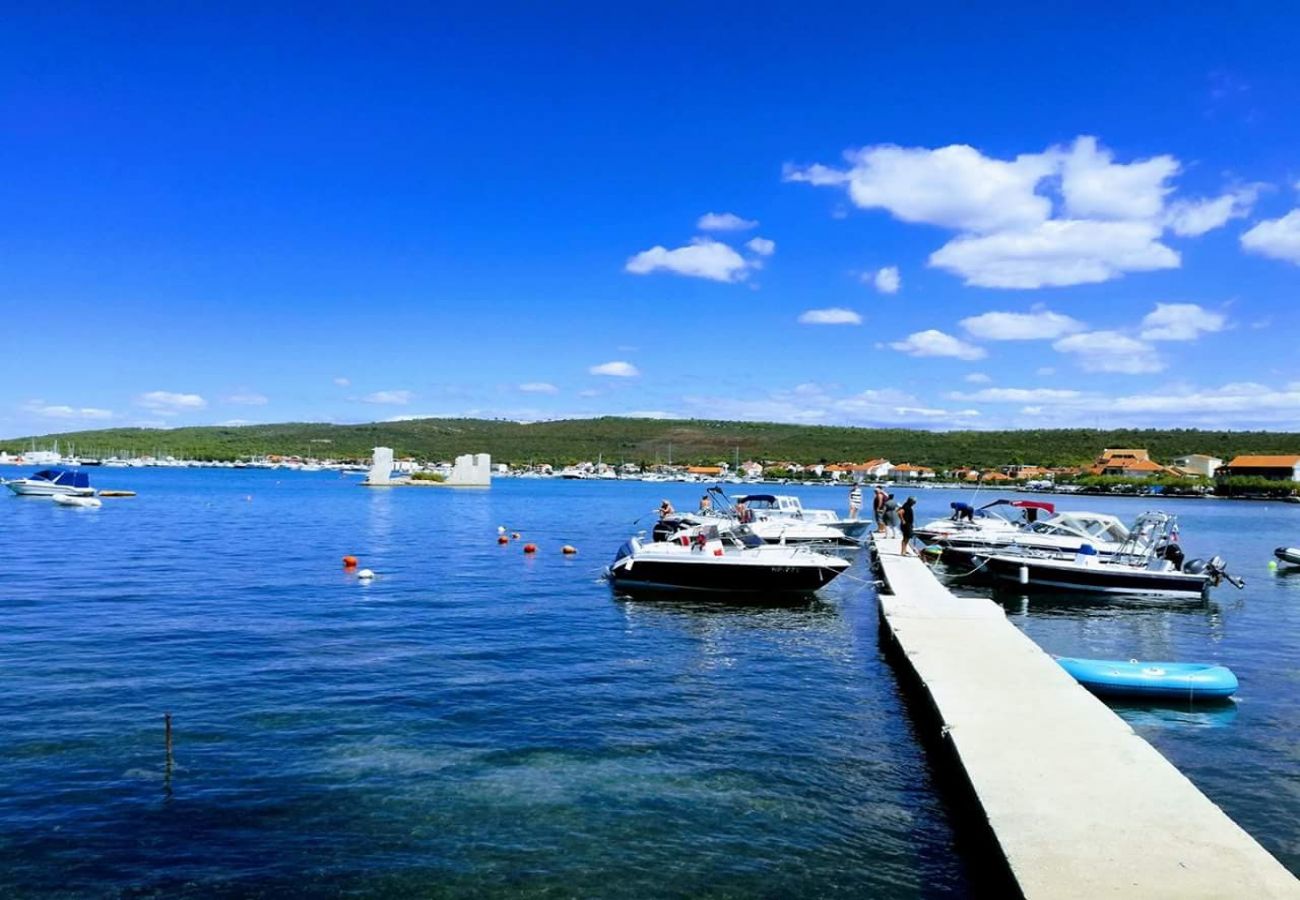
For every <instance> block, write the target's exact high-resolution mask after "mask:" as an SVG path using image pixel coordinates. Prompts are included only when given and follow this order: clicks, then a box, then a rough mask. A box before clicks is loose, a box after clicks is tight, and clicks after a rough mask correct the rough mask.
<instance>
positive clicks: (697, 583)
mask: <svg viewBox="0 0 1300 900" xmlns="http://www.w3.org/2000/svg"><path fill="white" fill-rule="evenodd" d="M849 565H850V563H849V561H848V560H846V559H840V558H839V557H836V556H830V555H828V554H825V553H818V552H816V551H814V550H812V549H811V548H808V547H793V546H786V545H776V546H774V545H772V544H767V543H764V541H763V540H762V538H760V537H759V536H758V535H756V534H754V533H753V532H751V531H749V529H747V528H744V527H741V528H738V529H735V530H732V531H722V530H719V528H718V527H717V525H713V524H702V525H689V526H687V527H685V528H682V529H680V530H678V531H677V532H676V533H674V534H673V535H671V537H669V538H668V539H665V540H654V541H648V542H647V541H642V540H641V539H640V538H639V537H634V538H632V539H631V540H629V541H628V542H627V543H625V544H624V545H623V546H622V547H620V548H619V550H618V553H617V554H616V555H615V557H614V561H613V562H612V563H611V564H610V565H609V568H607V569H606V570H605V575H606V577H607V578H608V579H609V581H610V583H611V584H613V585H614V586H615V587H617V588H621V589H623V590H628V591H635V590H637V589H641V590H651V591H698V592H704V593H711V594H728V595H738V596H745V595H748V596H755V597H773V596H782V595H786V596H788V595H798V594H811V593H813V592H814V591H816V590H818V589H819V588H821V587H824V586H825V585H826V584H828V583H829V582H831V581H832V580H833V579H835V578H836V577H838V576H839V575H840V574H841V573H842V572H843V571H844V570H845V569H847V568H849Z"/></svg>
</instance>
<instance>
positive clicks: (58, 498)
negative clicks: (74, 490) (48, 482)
mask: <svg viewBox="0 0 1300 900" xmlns="http://www.w3.org/2000/svg"><path fill="white" fill-rule="evenodd" d="M50 499H51V500H53V501H54V502H55V503H57V504H59V506H81V507H96V506H103V505H104V503H103V501H101V500H100V499H99V498H98V497H78V496H76V495H75V494H54V495H53V496H51V497H50Z"/></svg>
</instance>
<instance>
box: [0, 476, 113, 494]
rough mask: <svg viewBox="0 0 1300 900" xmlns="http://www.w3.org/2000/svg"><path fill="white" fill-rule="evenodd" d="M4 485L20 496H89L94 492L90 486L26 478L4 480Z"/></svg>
mask: <svg viewBox="0 0 1300 900" xmlns="http://www.w3.org/2000/svg"><path fill="white" fill-rule="evenodd" d="M5 487H7V488H9V490H11V491H13V492H14V493H15V494H17V495H18V496H20V497H56V496H67V497H90V496H92V495H94V493H95V491H94V489H92V488H77V487H68V486H65V485H61V484H51V483H48V482H33V481H29V480H27V479H20V480H18V481H6V482H5Z"/></svg>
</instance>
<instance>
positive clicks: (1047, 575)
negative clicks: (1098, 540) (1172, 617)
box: [974, 555, 1209, 600]
mask: <svg viewBox="0 0 1300 900" xmlns="http://www.w3.org/2000/svg"><path fill="white" fill-rule="evenodd" d="M974 562H975V567H976V568H979V569H980V570H981V572H983V573H984V574H985V575H987V577H990V578H992V579H993V580H995V581H997V582H999V583H1002V584H1011V585H1016V586H1019V587H1022V588H1032V589H1036V590H1054V591H1071V592H1079V593H1087V594H1114V595H1121V596H1129V597H1152V598H1162V599H1171V600H1176V599H1196V598H1200V597H1203V596H1204V594H1205V591H1206V589H1207V588H1208V586H1209V580H1208V579H1207V578H1205V577H1204V576H1200V575H1190V574H1187V573H1185V572H1158V571H1153V570H1149V569H1137V568H1131V567H1129V566H1120V565H1114V564H1110V565H1107V564H1104V563H1103V564H1096V565H1090V566H1079V565H1070V564H1069V562H1068V561H1066V560H1049V559H1041V558H1036V557H1007V556H978V555H977V556H976V557H975V558H974Z"/></svg>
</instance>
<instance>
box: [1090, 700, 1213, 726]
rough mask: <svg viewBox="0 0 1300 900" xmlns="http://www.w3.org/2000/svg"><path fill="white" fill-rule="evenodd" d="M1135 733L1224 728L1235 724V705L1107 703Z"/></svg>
mask: <svg viewBox="0 0 1300 900" xmlns="http://www.w3.org/2000/svg"><path fill="white" fill-rule="evenodd" d="M1107 705H1108V706H1110V708H1111V709H1113V710H1114V711H1115V713H1116V714H1117V715H1118V716H1119V717H1120V718H1122V719H1123V720H1124V721H1125V722H1127V723H1129V725H1131V726H1133V727H1134V728H1135V729H1157V728H1164V729H1179V728H1227V727H1228V726H1230V725H1232V724H1233V723H1234V722H1235V721H1236V720H1237V704H1236V703H1235V702H1233V701H1232V700H1231V699H1230V698H1225V699H1221V700H1198V701H1196V702H1195V703H1191V702H1188V701H1186V700H1171V701H1163V702H1157V701H1147V702H1143V703H1135V702H1132V701H1124V702H1116V701H1109V702H1108V703H1107Z"/></svg>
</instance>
